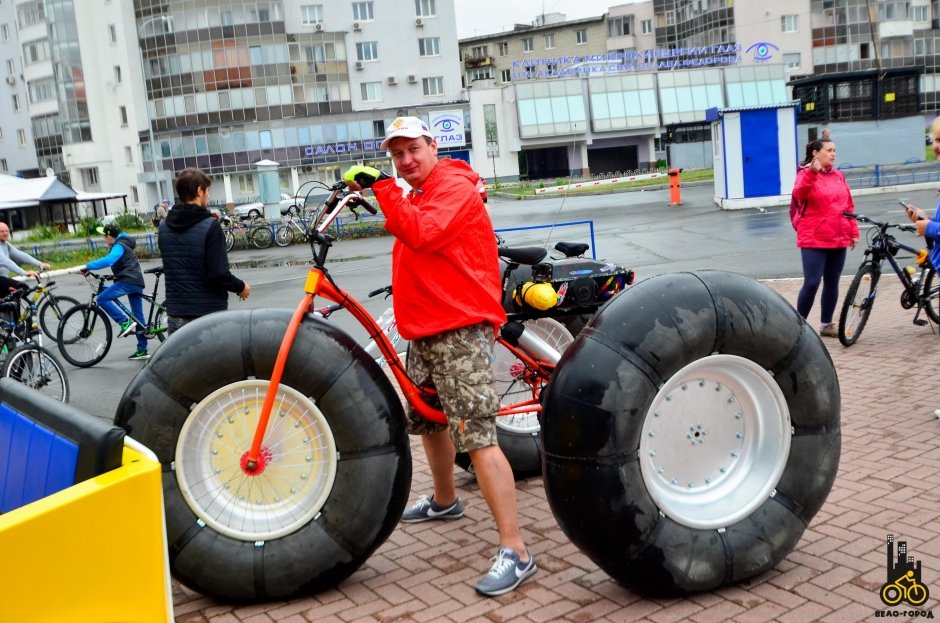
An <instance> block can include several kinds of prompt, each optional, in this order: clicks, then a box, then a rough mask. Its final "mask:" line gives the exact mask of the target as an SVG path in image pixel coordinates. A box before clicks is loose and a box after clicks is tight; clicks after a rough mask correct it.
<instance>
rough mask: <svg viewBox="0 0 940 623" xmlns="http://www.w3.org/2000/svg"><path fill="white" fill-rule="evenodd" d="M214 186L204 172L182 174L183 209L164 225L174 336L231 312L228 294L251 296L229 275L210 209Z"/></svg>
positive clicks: (163, 248) (176, 209)
mask: <svg viewBox="0 0 940 623" xmlns="http://www.w3.org/2000/svg"><path fill="white" fill-rule="evenodd" d="M211 185H212V180H210V179H209V176H208V175H206V174H205V173H203V172H202V171H200V170H199V169H193V168H190V169H185V170H183V171H182V172H181V173H180V174H179V176H177V178H176V194H177V195H178V196H179V199H180V203H178V204H176V205H174V206H173V209H172V210H170V211H169V213H168V214H167V217H166V219H164V221H163V222H162V223H160V231H159V236H158V244H159V245H160V254H161V255H162V256H163V274H164V275H165V276H166V282H165V283H166V309H167V315H168V316H169V318H168V319H167V329H168V332H169V334H172V333H173V332H174V331H176V330H177V329H179V328H180V327H181V326H183V325H184V324H186V323H187V322H189V321H191V320H194V319H196V318H200V317H202V316H205V315H207V314H211V313H212V312H216V311H223V310H225V309H228V293H229V292H234V293H235V294H237V295H238V297H239V298H240V299H241V300H243V301H244V300H245V299H247V298H248V295H249V294H250V293H251V286H249V285H248V284H247V283H245V282H244V281H242V280H241V279H239V278H237V277H236V276H235V275H233V274H232V272H231V270H229V265H228V253H227V252H226V250H225V239H224V236H223V235H222V226H221V225H219V222H218V221H217V220H216V219H215V218H213V217H212V213H211V212H209V210H208V209H207V206H208V205H209V186H211Z"/></svg>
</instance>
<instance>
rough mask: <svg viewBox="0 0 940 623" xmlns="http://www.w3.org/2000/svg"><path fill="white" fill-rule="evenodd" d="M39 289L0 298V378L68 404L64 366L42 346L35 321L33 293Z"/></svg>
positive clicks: (36, 298)
mask: <svg viewBox="0 0 940 623" xmlns="http://www.w3.org/2000/svg"><path fill="white" fill-rule="evenodd" d="M41 289H42V286H35V287H32V288H28V289H27V288H21V289H18V290H15V291H13V292H11V293H10V294H8V295H7V296H5V297H4V298H3V299H0V361H2V363H0V376H5V377H9V378H11V379H13V380H14V381H18V382H20V383H22V384H24V385H26V386H27V387H29V388H31V389H35V390H36V391H38V392H41V393H43V394H46V395H47V396H49V397H51V398H54V399H55V400H58V401H60V402H68V401H69V381H68V378H67V377H66V375H65V367H64V366H63V365H62V364H61V363H60V362H59V360H58V359H56V358H55V356H54V355H53V354H52V353H51V352H50V351H49V350H48V349H47V348H45V347H44V346H43V345H42V331H41V330H40V329H39V326H38V323H37V321H36V318H37V311H36V310H37V306H36V301H37V300H38V298H39V297H37V296H36V294H37V292H39V291H40V290H41Z"/></svg>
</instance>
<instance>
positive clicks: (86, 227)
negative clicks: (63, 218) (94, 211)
mask: <svg viewBox="0 0 940 623" xmlns="http://www.w3.org/2000/svg"><path fill="white" fill-rule="evenodd" d="M99 227H101V221H99V220H98V219H96V218H92V217H90V216H88V217H85V218H83V219H82V220H81V221H79V222H78V227H77V228H76V232H77V233H78V234H79V235H81V236H84V237H85V238H93V237H94V236H97V235H99V234H98V232H97V229H98V228H99Z"/></svg>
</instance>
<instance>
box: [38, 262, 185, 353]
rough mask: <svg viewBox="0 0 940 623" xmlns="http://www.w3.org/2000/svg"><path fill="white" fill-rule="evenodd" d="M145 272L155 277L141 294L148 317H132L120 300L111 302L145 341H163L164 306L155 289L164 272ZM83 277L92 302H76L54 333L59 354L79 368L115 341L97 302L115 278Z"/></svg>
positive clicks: (105, 351) (164, 327)
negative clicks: (133, 325) (90, 291)
mask: <svg viewBox="0 0 940 623" xmlns="http://www.w3.org/2000/svg"><path fill="white" fill-rule="evenodd" d="M144 272H145V273H147V274H148V275H156V277H157V278H156V281H154V284H153V293H152V294H146V293H143V294H141V296H142V297H143V299H144V301H143V302H144V304H149V306H150V309H149V312H148V313H147V319H146V320H144V319H143V318H138V317H137V316H135V315H134V314H133V312H131V310H130V309H128V307H127V305H125V304H124V302H123V301H121V300H120V299H117V300H115V301H114V302H115V304H116V305H117V306H118V307H119V308H121V311H123V312H124V313H125V314H127V317H128V318H130V319H131V320H133V321H134V322H136V323H137V331H138V332H140V333H142V334H143V335H144V336H145V337H146V338H147V339H148V340H151V339H154V338H156V339H158V340H159V341H161V342H163V341H164V340H166V328H167V327H166V305H165V304H164V302H163V301H161V302H157V292H158V290H159V288H160V275H162V274H163V267H162V266H158V267H157V268H150V269H147V270H145V271H144ZM85 279H86V280H87V281H88V285H89V286H90V287H91V290H92V298H91V301H89V302H88V303H84V304H82V305H77V306H75V307H73V308H72V309H70V310H69V311H67V312H65V315H64V316H63V317H62V322H60V323H59V332H58V334H57V341H58V343H59V352H60V353H62V357H63V358H65V360H66V361H68V362H69V363H70V364H72V365H73V366H78V367H79V368H88V367H91V366H93V365H95V364H96V363H98V362H100V361H101V360H102V359H104V357H105V355H107V354H108V351H109V350H111V343H112V342H113V341H114V334H113V330H112V328H111V319H110V318H109V317H108V315H107V314H106V313H105V312H104V310H103V309H101V307H99V305H98V295H99V294H101V292H102V291H103V290H104V288H105V282H107V281H111V280H113V279H114V278H113V277H112V276H110V275H97V274H95V273H86V274H85Z"/></svg>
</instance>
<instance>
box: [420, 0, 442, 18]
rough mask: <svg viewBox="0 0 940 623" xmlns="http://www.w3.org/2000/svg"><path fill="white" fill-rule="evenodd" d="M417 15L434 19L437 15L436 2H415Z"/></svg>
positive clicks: (426, 0)
mask: <svg viewBox="0 0 940 623" xmlns="http://www.w3.org/2000/svg"><path fill="white" fill-rule="evenodd" d="M415 15H417V16H418V17H433V16H435V15H437V8H436V7H435V6H434V0H415Z"/></svg>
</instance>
